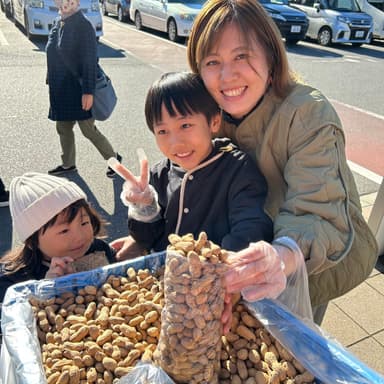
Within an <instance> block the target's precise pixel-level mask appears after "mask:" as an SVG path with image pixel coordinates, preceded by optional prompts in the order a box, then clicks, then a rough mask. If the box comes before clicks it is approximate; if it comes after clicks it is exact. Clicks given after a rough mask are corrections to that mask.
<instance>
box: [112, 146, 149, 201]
mask: <svg viewBox="0 0 384 384" xmlns="http://www.w3.org/2000/svg"><path fill="white" fill-rule="evenodd" d="M137 154H138V157H139V161H140V176H134V175H133V173H132V172H131V171H130V170H129V169H127V168H126V167H124V165H122V164H121V163H119V162H118V161H117V160H116V159H115V158H114V157H111V158H110V159H109V160H108V165H109V166H110V167H111V168H113V170H114V171H115V172H116V173H118V174H119V175H120V176H121V177H122V178H123V179H124V180H125V183H124V185H123V191H122V193H121V199H122V201H123V203H124V204H125V205H129V203H132V204H139V205H150V204H151V203H152V201H153V197H154V195H153V193H152V190H151V188H150V187H149V168H148V159H147V157H146V155H145V152H144V150H143V149H142V148H139V149H138V150H137Z"/></svg>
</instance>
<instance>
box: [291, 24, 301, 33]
mask: <svg viewBox="0 0 384 384" xmlns="http://www.w3.org/2000/svg"><path fill="white" fill-rule="evenodd" d="M300 31H301V25H291V32H292V33H300Z"/></svg>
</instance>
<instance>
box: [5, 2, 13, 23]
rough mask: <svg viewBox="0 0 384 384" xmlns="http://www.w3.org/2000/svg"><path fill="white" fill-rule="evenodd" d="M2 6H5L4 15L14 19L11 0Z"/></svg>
mask: <svg viewBox="0 0 384 384" xmlns="http://www.w3.org/2000/svg"><path fill="white" fill-rule="evenodd" d="M4 7H5V16H7V17H8V19H11V20H12V19H13V20H14V13H13V4H12V1H10V2H9V3H8V4H5V5H4Z"/></svg>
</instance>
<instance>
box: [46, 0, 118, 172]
mask: <svg viewBox="0 0 384 384" xmlns="http://www.w3.org/2000/svg"><path fill="white" fill-rule="evenodd" d="M55 3H56V5H57V7H58V8H59V13H60V18H57V19H56V20H55V23H54V25H53V27H52V29H51V31H50V34H49V37H48V43H47V47H46V52H47V66H48V75H47V83H48V85H49V101H50V108H49V115H48V117H49V119H51V120H53V121H56V131H57V133H58V135H59V137H60V144H61V150H62V156H61V157H62V163H61V164H60V165H58V166H57V167H55V168H54V169H51V170H50V171H48V173H49V174H51V175H61V174H64V173H67V172H73V171H76V170H77V169H76V151H75V136H74V133H73V128H74V125H75V123H76V121H77V122H78V124H79V127H80V130H81V132H82V133H83V135H84V136H85V137H86V138H87V139H89V140H90V141H91V142H92V144H93V145H94V146H95V147H96V148H97V150H98V151H99V152H100V154H101V155H102V156H103V158H104V159H105V160H108V159H109V158H110V157H114V156H116V157H117V158H118V159H119V160H120V159H121V156H120V155H118V154H116V152H115V151H114V150H113V148H112V146H111V144H110V143H109V141H108V140H107V138H106V137H105V136H104V135H103V134H102V133H101V132H100V131H99V130H98V129H97V128H96V126H95V119H94V118H93V117H92V112H91V108H92V104H93V94H94V92H95V84H96V76H97V41H96V35H95V30H94V28H93V26H92V24H91V22H90V21H89V20H88V19H87V18H86V17H85V16H84V14H83V13H82V12H81V11H80V8H79V5H80V3H79V0H56V1H55ZM80 79H81V83H80ZM114 175H115V172H114V171H113V170H112V169H111V168H108V169H107V176H108V177H114Z"/></svg>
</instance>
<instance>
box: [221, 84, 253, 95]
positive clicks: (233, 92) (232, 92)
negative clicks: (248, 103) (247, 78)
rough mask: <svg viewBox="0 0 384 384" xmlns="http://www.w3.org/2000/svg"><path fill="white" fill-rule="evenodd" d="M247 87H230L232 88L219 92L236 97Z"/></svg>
mask: <svg viewBox="0 0 384 384" xmlns="http://www.w3.org/2000/svg"><path fill="white" fill-rule="evenodd" d="M246 89H247V87H245V86H244V87H239V88H232V89H224V90H222V91H221V93H222V94H223V95H224V96H226V97H236V96H241V95H242V94H243V93H244V92H245V91H246Z"/></svg>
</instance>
